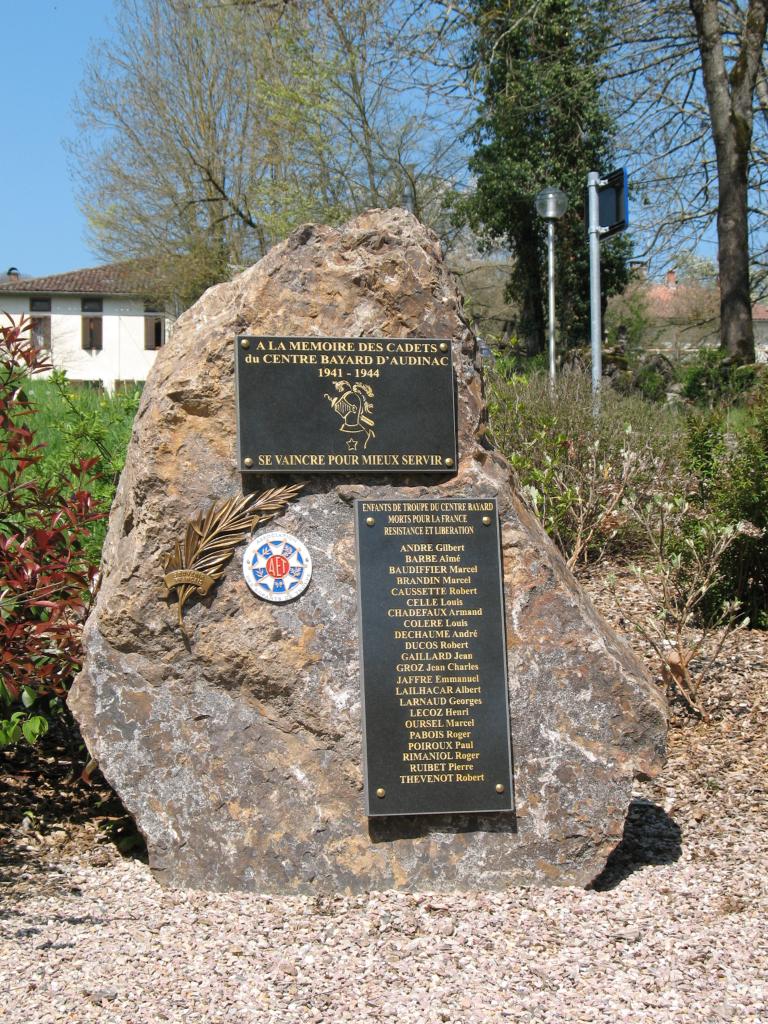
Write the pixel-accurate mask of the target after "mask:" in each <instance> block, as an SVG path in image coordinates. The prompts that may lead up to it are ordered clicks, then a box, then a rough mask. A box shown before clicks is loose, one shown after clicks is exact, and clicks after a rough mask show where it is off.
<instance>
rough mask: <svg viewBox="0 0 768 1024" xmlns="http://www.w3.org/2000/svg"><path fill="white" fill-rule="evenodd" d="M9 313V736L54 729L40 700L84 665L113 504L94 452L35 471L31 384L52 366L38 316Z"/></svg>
mask: <svg viewBox="0 0 768 1024" xmlns="http://www.w3.org/2000/svg"><path fill="white" fill-rule="evenodd" d="M7 319H8V321H9V322H8V323H6V324H0V746H3V745H5V744H8V743H13V742H15V741H16V740H17V739H19V738H20V737H21V736H22V735H23V736H24V737H26V739H28V740H30V741H34V740H35V739H36V738H37V737H38V736H40V735H41V734H42V733H43V732H45V731H46V729H47V719H46V717H45V715H44V714H40V713H39V712H40V711H42V710H43V709H42V708H41V706H40V705H38V706H37V707H36V708H34V711H32V710H31V709H32V708H33V705H35V703H36V702H37V701H38V700H39V699H40V698H44V697H62V696H63V695H65V694H66V691H67V689H68V687H69V685H70V683H71V681H72V678H73V675H74V674H75V673H76V672H77V671H78V669H79V667H80V659H81V647H80V638H81V632H82V626H83V622H84V620H85V617H86V615H87V613H88V609H89V606H90V601H91V597H92V594H93V584H94V579H95V577H96V573H97V568H98V567H97V566H96V565H94V564H93V562H92V561H91V559H89V558H88V556H87V554H86V553H85V551H84V548H83V539H84V538H85V537H86V536H87V535H88V529H89V525H90V524H91V523H93V522H94V521H95V520H96V519H98V518H100V517H101V516H102V515H103V514H104V513H103V512H102V511H99V510H98V509H97V508H96V507H95V506H94V502H93V500H92V498H91V494H90V493H89V489H88V488H89V485H90V482H91V481H92V479H93V478H92V470H93V464H94V462H95V460H93V459H89V460H83V461H81V462H80V463H78V464H73V465H72V466H70V467H69V469H70V474H71V475H68V476H66V477H63V478H62V477H61V476H59V477H58V478H56V479H50V480H46V479H45V477H44V475H42V476H41V474H40V473H31V472H29V470H30V468H31V467H34V466H35V464H36V463H39V462H40V460H41V458H42V456H43V450H44V446H41V445H39V444H37V443H36V441H35V434H34V429H33V416H32V414H33V413H34V409H33V408H32V406H31V405H30V402H29V399H28V398H27V395H26V393H25V391H24V385H25V382H26V381H27V379H28V378H29V376H31V375H32V374H36V373H40V372H41V371H45V370H48V369H50V368H51V366H50V362H49V360H48V353H47V352H45V351H43V350H39V349H37V348H35V346H34V344H33V342H32V340H31V338H30V332H29V322H28V321H25V320H22V322H20V323H19V324H14V323H13V321H11V320H10V318H7ZM41 479H42V480H44V481H45V482H42V483H41ZM41 703H42V702H41Z"/></svg>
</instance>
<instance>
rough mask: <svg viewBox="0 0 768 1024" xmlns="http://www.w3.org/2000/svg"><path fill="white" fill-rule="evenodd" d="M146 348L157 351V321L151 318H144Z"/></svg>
mask: <svg viewBox="0 0 768 1024" xmlns="http://www.w3.org/2000/svg"><path fill="white" fill-rule="evenodd" d="M144 348H145V349H147V350H149V349H152V351H154V349H155V321H154V318H153V317H151V316H145V317H144Z"/></svg>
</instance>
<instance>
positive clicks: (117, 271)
mask: <svg viewBox="0 0 768 1024" xmlns="http://www.w3.org/2000/svg"><path fill="white" fill-rule="evenodd" d="M147 287H148V282H147V280H146V275H145V274H143V273H142V271H141V268H140V266H137V264H136V263H129V262H126V263H107V264H105V265H104V266H101V267H85V268H83V269H82V270H70V271H69V272H68V273H66V274H50V275H49V276H47V277H16V276H14V275H3V276H2V277H0V292H3V293H8V292H13V293H14V294H17V295H19V294H21V295H29V294H31V293H35V294H37V295H39V294H42V293H46V292H49V293H50V294H52V295H142V294H143V292H144V291H145V290H146V288H147Z"/></svg>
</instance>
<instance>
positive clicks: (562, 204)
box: [536, 187, 568, 385]
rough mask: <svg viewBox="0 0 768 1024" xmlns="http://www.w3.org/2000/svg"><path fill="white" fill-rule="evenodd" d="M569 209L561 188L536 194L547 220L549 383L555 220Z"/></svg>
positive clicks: (540, 212) (552, 345) (552, 372)
mask: <svg viewBox="0 0 768 1024" xmlns="http://www.w3.org/2000/svg"><path fill="white" fill-rule="evenodd" d="M567 209H568V196H567V195H566V194H565V192H561V191H560V189H559V188H551V187H550V188H545V189H542V191H541V192H539V194H538V195H537V196H536V212H537V213H538V215H539V216H540V217H542V218H543V219H544V220H545V221H546V222H547V263H548V274H547V281H548V293H549V326H548V331H547V340H548V346H549V383H550V384H552V385H553V384H554V383H555V221H556V220H560V218H561V217H562V216H563V214H564V213H565V211H566V210H567Z"/></svg>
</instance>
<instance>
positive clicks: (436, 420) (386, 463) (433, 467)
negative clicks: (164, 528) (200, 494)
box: [235, 336, 456, 474]
mask: <svg viewBox="0 0 768 1024" xmlns="http://www.w3.org/2000/svg"><path fill="white" fill-rule="evenodd" d="M235 350H236V354H235V367H236V383H237V387H236V394H237V442H238V454H237V457H238V465H239V467H240V471H241V472H243V473H269V474H272V473H302V474H305V473H384V472H385V473H452V472H454V471H455V468H456V416H455V411H454V389H453V370H452V367H451V344H450V342H449V341H446V340H440V339H437V340H433V339H422V338H290V337H289V338H286V337H279V338H278V337H269V338H267V337H252V336H241V337H238V338H237V340H236V346H235Z"/></svg>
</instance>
